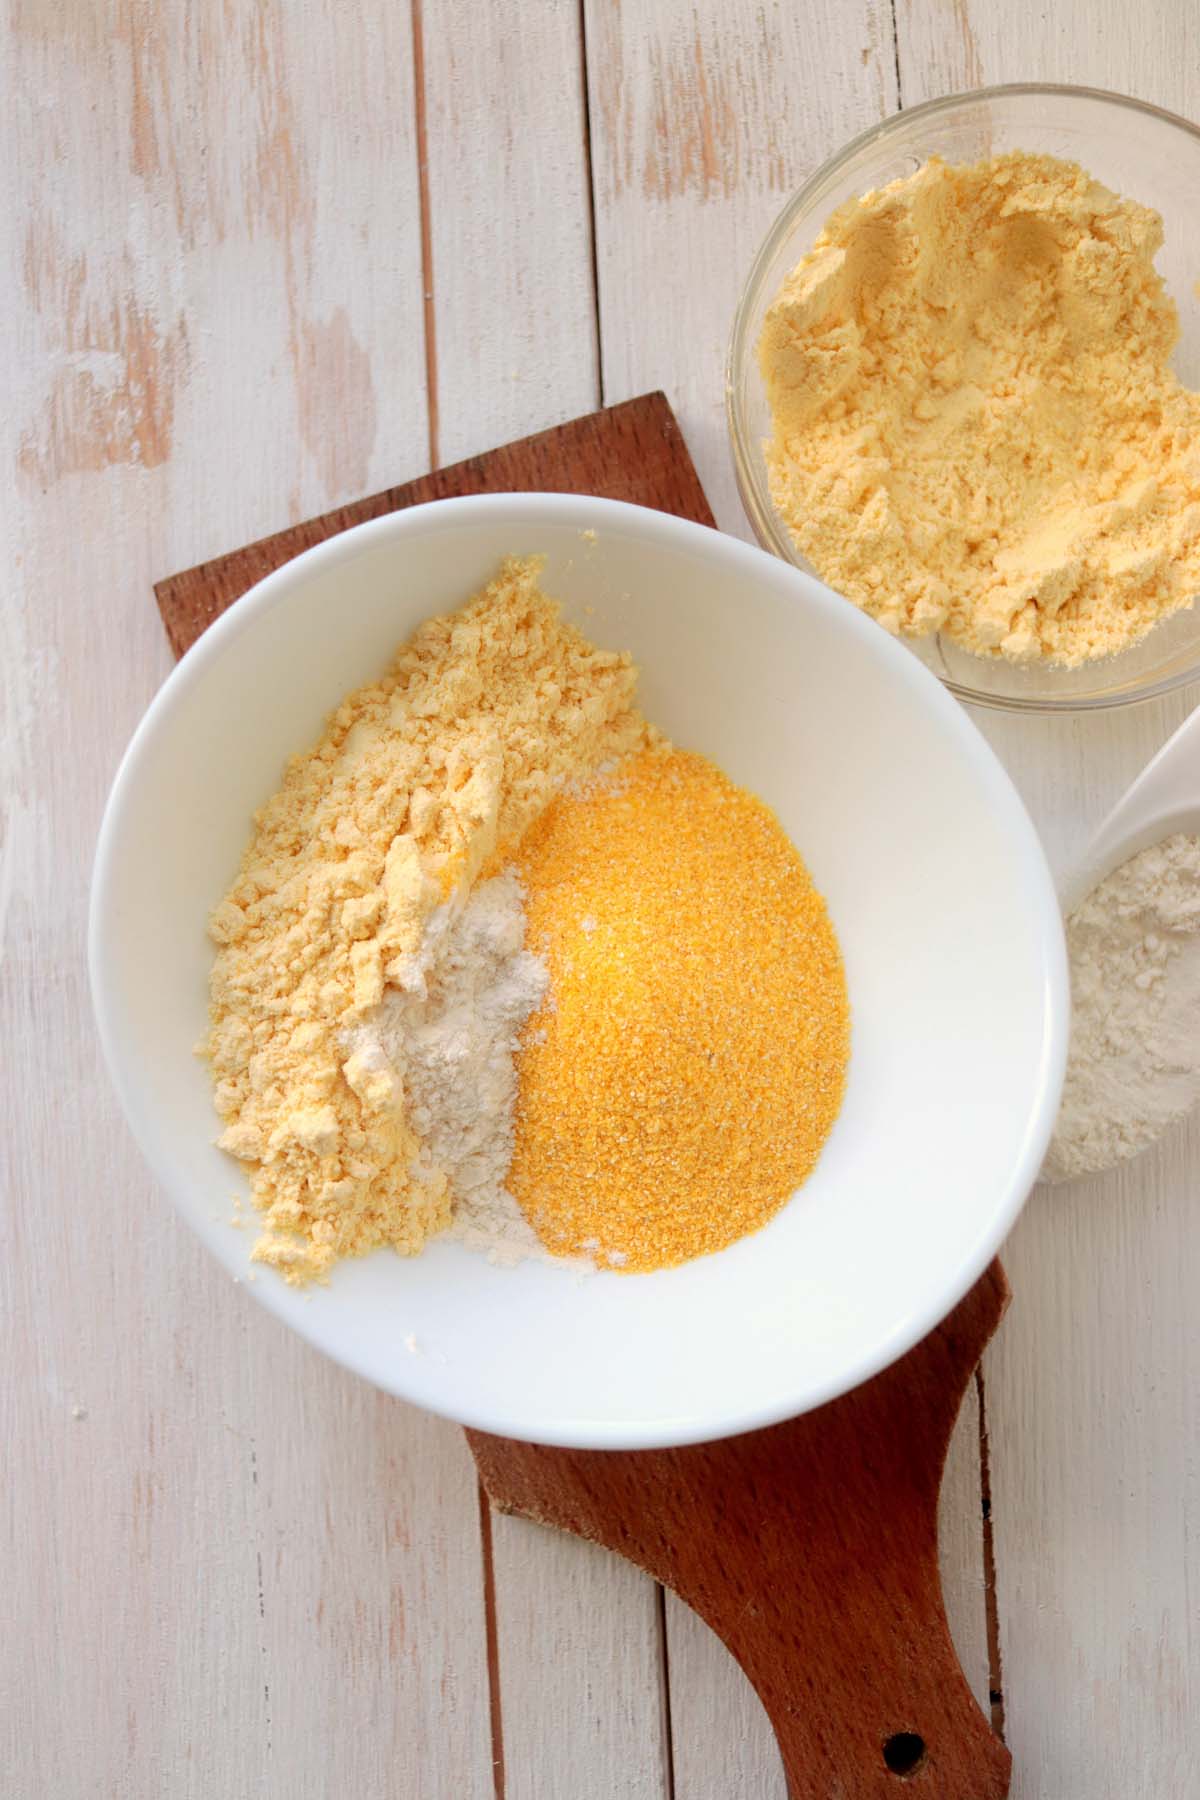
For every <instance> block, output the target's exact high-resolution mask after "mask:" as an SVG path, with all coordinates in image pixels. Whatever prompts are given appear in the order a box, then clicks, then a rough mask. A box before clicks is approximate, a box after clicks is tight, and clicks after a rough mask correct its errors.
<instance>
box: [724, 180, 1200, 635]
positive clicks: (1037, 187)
mask: <svg viewBox="0 0 1200 1800" xmlns="http://www.w3.org/2000/svg"><path fill="white" fill-rule="evenodd" d="M1162 238H1163V232H1162V220H1161V219H1160V218H1159V215H1158V214H1157V213H1156V212H1153V211H1151V210H1150V208H1149V207H1146V206H1142V205H1139V204H1138V203H1137V202H1136V201H1134V200H1128V199H1123V198H1121V197H1120V196H1118V195H1116V194H1113V193H1112V192H1110V190H1109V189H1108V188H1106V187H1103V186H1101V184H1100V183H1099V182H1098V181H1094V180H1093V179H1092V177H1091V176H1090V175H1088V174H1087V173H1086V172H1085V171H1084V170H1083V169H1081V168H1079V167H1078V166H1077V165H1076V164H1074V163H1069V162H1063V161H1060V160H1058V159H1057V158H1055V157H1050V156H1035V155H1028V154H1025V153H1023V152H1020V151H1014V152H1012V153H1009V154H1006V155H1003V156H997V157H993V158H990V159H986V160H984V161H981V162H976V163H967V164H957V165H949V164H947V163H944V162H942V161H941V160H940V159H939V158H938V157H931V158H930V159H929V161H928V162H926V163H925V164H924V165H923V166H922V167H921V168H920V169H918V170H917V171H916V173H915V174H913V175H909V176H905V177H904V178H903V179H902V180H899V181H894V182H892V183H891V184H890V185H889V186H887V187H884V188H879V189H877V190H876V191H874V192H872V193H869V194H864V195H863V196H862V197H861V199H858V200H853V201H851V202H849V203H848V204H847V205H845V206H843V207H841V208H839V210H838V211H837V212H835V213H834V214H833V215H832V217H831V218H830V219H829V220H828V221H827V222H826V225H825V227H824V229H823V230H822V232H821V234H820V236H819V237H818V239H817V241H816V243H815V244H814V246H813V248H812V250H811V251H810V252H809V253H808V255H807V256H805V257H804V258H803V259H802V260H801V261H800V263H799V264H798V265H797V267H796V268H795V269H794V270H793V271H792V273H791V274H790V275H789V276H788V278H787V280H786V281H785V282H784V284H783V286H782V288H781V290H780V292H779V294H778V295H777V297H776V299H775V301H774V302H773V304H772V306H771V307H770V310H769V311H768V313H767V316H766V320H765V322H764V325H763V331H762V337H761V340H760V343H759V362H760V366H761V369H762V374H763V380H764V382H765V385H766V388H767V394H768V399H769V402H770V407H771V415H772V423H773V434H772V438H771V442H770V443H769V445H768V446H767V451H766V456H767V465H768V474H769V478H770V486H771V495H772V498H773V500H774V502H775V505H776V507H777V509H778V511H779V513H780V515H781V517H782V519H783V521H784V523H785V524H786V526H787V528H788V530H789V532H790V534H791V536H792V539H793V541H794V542H795V544H796V546H797V548H798V549H799V550H800V551H801V552H802V553H803V555H804V556H805V557H807V558H808V560H809V561H810V562H811V563H812V565H813V567H814V568H815V569H816V570H817V573H818V574H819V575H821V576H822V578H823V579H824V580H825V581H827V582H828V583H829V584H830V586H831V587H834V588H836V589H837V590H838V592H839V593H842V594H845V595H846V596H847V598H848V599H850V600H853V601H854V602H855V604H856V605H858V606H861V607H862V608H863V609H864V611H866V612H869V613H871V614H872V615H873V616H874V617H875V618H877V619H878V620H879V621H880V622H881V623H882V624H883V625H885V626H886V627H887V628H888V629H889V630H890V631H894V632H903V633H906V634H909V635H912V636H915V637H925V636H928V635H930V634H931V633H934V632H940V633H942V634H943V635H944V636H945V637H946V638H947V639H948V640H949V641H951V642H952V643H954V644H955V645H957V646H958V647H959V648H960V649H963V650H967V651H970V652H973V653H974V654H976V655H980V656H991V657H1005V658H1007V659H1010V660H1012V661H1016V662H1029V661H1037V660H1042V661H1045V662H1049V663H1056V664H1061V665H1064V666H1068V667H1070V666H1075V665H1078V664H1080V663H1083V662H1087V661H1090V660H1092V659H1093V658H1096V657H1102V656H1108V655H1111V654H1113V653H1114V652H1117V651H1120V650H1123V649H1125V648H1127V647H1128V646H1129V645H1130V644H1133V643H1135V642H1136V641H1137V639H1138V638H1140V637H1142V636H1144V635H1145V633H1146V632H1147V631H1149V630H1150V629H1151V627H1152V626H1153V625H1155V624H1156V623H1157V622H1158V620H1160V619H1162V618H1165V617H1166V616H1167V615H1168V614H1170V613H1172V612H1174V611H1176V610H1177V609H1179V608H1180V607H1183V606H1187V605H1189V604H1190V603H1191V602H1192V600H1193V598H1194V596H1195V595H1196V594H1197V592H1200V394H1197V393H1193V392H1192V391H1191V390H1190V389H1188V388H1185V387H1184V386H1182V384H1181V383H1180V382H1179V380H1178V379H1177V377H1176V376H1175V374H1174V373H1173V371H1172V369H1171V365H1170V358H1171V353H1172V351H1173V349H1174V347H1175V343H1176V339H1177V338H1178V335H1179V322H1178V318H1177V315H1176V311H1175V306H1174V304H1173V302H1172V300H1171V297H1170V295H1169V294H1168V293H1167V291H1166V288H1165V286H1164V284H1163V281H1162V278H1161V277H1160V276H1159V275H1158V273H1157V272H1156V270H1155V267H1154V257H1155V253H1156V252H1157V251H1158V249H1159V247H1160V245H1161V244H1162Z"/></svg>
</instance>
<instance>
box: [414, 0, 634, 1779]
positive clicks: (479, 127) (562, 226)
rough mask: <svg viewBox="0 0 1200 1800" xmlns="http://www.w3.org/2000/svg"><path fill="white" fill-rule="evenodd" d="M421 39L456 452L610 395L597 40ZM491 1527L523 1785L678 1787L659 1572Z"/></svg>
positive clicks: (441, 326) (439, 31)
mask: <svg viewBox="0 0 1200 1800" xmlns="http://www.w3.org/2000/svg"><path fill="white" fill-rule="evenodd" d="M423 40H424V44H423V48H424V72H425V117H426V121H427V126H426V129H427V154H428V195H429V219H430V241H431V250H432V254H431V265H432V268H431V273H432V279H431V281H430V282H429V284H428V287H429V291H430V292H431V294H432V310H433V314H434V325H435V335H436V345H437V354H436V358H435V359H434V368H433V371H432V373H433V378H434V384H435V385H434V406H435V411H436V416H437V420H438V430H437V439H438V449H439V453H440V457H441V460H443V461H445V462H452V461H454V460H455V459H456V458H457V457H460V456H467V455H470V454H471V453H473V452H474V451H477V450H482V449H486V448H488V447H489V446H490V445H492V444H497V443H504V442H506V441H507V440H508V439H510V438H516V437H521V436H523V435H524V434H525V433H527V432H531V431H539V430H542V429H543V428H544V427H546V426H548V425H553V424H556V423H557V422H558V421H559V420H561V419H565V418H571V417H573V416H575V415H576V414H579V413H584V412H590V411H591V410H592V409H593V407H595V406H597V405H598V404H599V391H598V343H597V334H596V307H595V292H594V286H593V278H592V240H591V205H590V194H589V179H588V168H587V150H586V131H585V116H584V96H583V52H582V43H581V38H580V19H579V12H578V9H577V7H576V6H574V5H563V4H550V5H545V6H534V7H526V8H523V9H522V10H521V11H520V13H519V15H517V14H512V13H509V12H507V11H505V10H503V9H501V10H492V9H484V10H482V11H481V9H480V8H479V7H477V6H474V5H470V4H464V3H460V4H453V5H447V4H442V5H438V6H426V8H425V9H424V16H423ZM528 548H530V549H534V550H536V548H537V546H536V545H530V546H528ZM491 1537H492V1571H493V1579H494V1585H495V1605H496V1652H497V1669H496V1671H495V1677H496V1679H497V1681H498V1705H499V1716H500V1720H501V1724H502V1734H503V1758H504V1763H503V1767H504V1792H505V1796H506V1800H549V1797H550V1796H557V1795H562V1796H564V1800H565V1797H566V1796H575V1795H578V1796H580V1800H583V1797H584V1796H590V1795H597V1796H599V1795H604V1796H606V1797H611V1800H658V1796H660V1795H662V1796H664V1800H665V1796H666V1788H665V1782H666V1767H667V1759H666V1747H665V1743H664V1740H663V1721H662V1714H661V1705H660V1693H659V1669H660V1634H659V1627H658V1609H657V1602H656V1589H655V1586H654V1584H653V1582H651V1581H650V1580H649V1579H648V1578H647V1577H646V1576H644V1575H642V1574H641V1573H640V1572H639V1571H637V1570H635V1569H633V1568H631V1567H630V1566H629V1565H628V1564H625V1563H622V1562H620V1561H619V1559H617V1558H616V1557H612V1556H609V1555H607V1554H606V1553H605V1552H604V1551H602V1550H598V1549H596V1548H595V1547H594V1546H591V1545H586V1544H583V1543H580V1542H578V1541H576V1540H574V1539H572V1538H568V1537H563V1536H559V1535H558V1534H556V1533H553V1532H549V1531H546V1530H543V1529H540V1528H538V1527H536V1526H533V1525H530V1524H528V1523H526V1522H525V1521H523V1520H520V1519H506V1518H502V1517H499V1516H495V1517H494V1518H493V1520H492V1533H491Z"/></svg>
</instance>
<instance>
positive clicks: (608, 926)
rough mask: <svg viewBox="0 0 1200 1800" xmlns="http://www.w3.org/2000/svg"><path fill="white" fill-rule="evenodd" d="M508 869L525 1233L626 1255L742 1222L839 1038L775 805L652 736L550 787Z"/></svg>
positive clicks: (830, 955)
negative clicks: (541, 986) (530, 1000)
mask: <svg viewBox="0 0 1200 1800" xmlns="http://www.w3.org/2000/svg"><path fill="white" fill-rule="evenodd" d="M516 865H517V868H518V870H519V872H520V874H521V877H522V880H523V881H524V883H525V887H526V896H527V899H526V905H527V919H528V936H527V942H528V944H529V947H530V948H531V949H532V950H535V951H538V952H540V953H541V954H543V955H544V956H545V957H546V959H547V962H548V964H549V968H550V977H551V997H550V999H549V1000H548V1002H547V1004H546V1006H545V1007H544V1008H543V1009H542V1011H541V1012H540V1013H538V1014H537V1015H535V1017H534V1018H533V1019H531V1020H530V1023H529V1025H528V1026H527V1028H526V1034H525V1040H524V1044H523V1048H522V1054H521V1058H520V1062H519V1080H520V1088H519V1098H518V1107H517V1130H516V1149H515V1153H514V1156H513V1163H512V1169H511V1172H510V1176H509V1186H510V1188H511V1190H512V1192H513V1194H514V1195H515V1196H516V1198H517V1200H518V1201H519V1202H520V1204H521V1207H522V1209H523V1210H524V1212H525V1214H526V1216H527V1217H528V1218H529V1220H530V1222H531V1224H532V1225H533V1226H534V1229H535V1230H536V1231H537V1232H538V1235H539V1236H540V1237H541V1238H542V1240H543V1242H544V1243H545V1244H546V1245H547V1246H548V1247H549V1248H550V1249H551V1250H554V1251H559V1252H563V1253H575V1252H582V1253H584V1254H591V1255H593V1256H594V1257H595V1259H596V1261H597V1262H598V1263H600V1264H601V1265H602V1266H603V1265H605V1264H607V1265H609V1266H613V1267H618V1268H623V1269H627V1270H637V1269H643V1270H644V1269H656V1268H664V1267H667V1266H669V1265H670V1264H673V1263H680V1262H684V1261H686V1260H687V1259H688V1258H690V1257H694V1256H700V1255H702V1254H704V1253H706V1252H708V1251H713V1250H720V1249H722V1248H723V1247H724V1246H725V1245H727V1244H729V1243H731V1242H732V1241H733V1240H734V1239H736V1238H739V1237H741V1236H743V1235H744V1234H745V1233H746V1232H748V1231H754V1230H756V1229H757V1228H758V1227H759V1226H760V1225H762V1224H764V1223H765V1222H766V1221H767V1220H768V1219H769V1218H770V1217H771V1216H772V1214H774V1213H775V1212H777V1211H778V1210H779V1208H780V1207H781V1206H782V1205H783V1203H784V1202H785V1201H786V1200H787V1199H788V1197H789V1195H790V1194H791V1193H792V1192H793V1190H794V1189H795V1188H796V1187H797V1186H798V1185H799V1184H800V1183H801V1182H802V1181H803V1180H804V1179H805V1177H806V1176H807V1175H808V1174H809V1173H810V1171H811V1170H812V1168H813V1166H814V1164H815V1163H816V1160H817V1157H818V1155H819V1153H820V1150H821V1146H822V1144H823V1143H824V1141H825V1139H826V1137H827V1136H828V1133H829V1130H830V1128H831V1126H832V1125H833V1122H834V1119H835V1118H836V1117H837V1113H838V1109H839V1107H840V1105H841V1100H842V1092H843V1087H844V1082H845V1073H846V1063H847V1058H848V1056H849V1045H850V1025H849V1009H848V1005H847V999H846V983H845V977H844V974H843V970H842V960H841V955H840V952H839V949H838V944H837V939H836V937H835V936H834V931H833V927H832V925H831V924H830V921H829V916H828V914H827V912H826V910H825V905H824V902H823V901H822V899H821V897H820V895H819V894H818V893H817V892H816V890H815V888H814V887H813V885H812V881H811V880H810V878H809V875H808V872H807V870H806V869H805V867H804V864H803V862H802V861H801V859H800V857H799V855H798V854H797V852H796V850H795V849H794V847H793V846H792V844H791V843H790V841H789V840H788V838H787V837H786V836H785V834H784V832H783V830H782V828H781V827H780V825H779V822H778V821H777V819H776V818H775V816H774V814H773V813H772V812H771V811H770V810H769V809H768V808H767V807H766V806H764V805H763V804H762V802H761V801H759V800H756V799H755V798H754V797H753V796H752V795H750V794H748V793H746V792H744V791H743V790H742V789H740V788H737V787H735V786H734V785H733V783H732V782H731V781H729V780H728V779H727V777H726V776H724V775H723V774H722V773H721V772H720V770H719V769H717V768H716V767H715V766H714V765H713V764H712V763H710V762H708V761H707V760H706V759H705V758H704V757H701V756H695V755H691V754H687V753H684V752H681V751H670V750H666V749H662V748H659V749H652V750H647V751H643V752H642V753H641V754H639V755H637V756H634V757H632V758H630V759H629V760H627V761H626V762H625V763H623V764H622V765H621V767H620V769H619V771H618V772H617V774H616V776H615V777H614V779H613V781H612V782H611V783H608V784H606V785H604V786H602V787H600V788H599V789H598V790H597V791H594V792H592V793H591V794H589V795H585V796H583V797H576V796H567V795H563V796H560V797H559V798H558V799H557V800H556V801H555V802H554V803H553V805H552V806H551V807H550V808H549V809H548V810H547V811H546V812H545V814H544V815H543V816H542V818H541V819H540V821H539V822H538V823H537V824H536V825H535V826H534V827H533V829H532V830H531V831H530V832H529V834H528V835H527V836H526V838H525V840H524V842H523V843H522V845H521V848H520V851H519V853H518V855H517V858H516Z"/></svg>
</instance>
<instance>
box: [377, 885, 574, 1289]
mask: <svg viewBox="0 0 1200 1800" xmlns="http://www.w3.org/2000/svg"><path fill="white" fill-rule="evenodd" d="M524 944H525V911H524V906H523V896H522V893H521V885H520V882H519V881H518V879H517V877H516V874H515V873H514V872H513V871H512V870H506V871H505V872H504V873H503V874H500V875H497V876H495V877H494V878H493V879H492V880H490V881H485V882H482V883H480V885H479V886H478V887H476V888H475V889H474V890H473V891H472V892H471V894H470V895H469V896H468V897H467V899H466V900H465V901H459V902H456V903H455V904H453V905H446V906H441V907H439V908H438V909H437V910H436V912H434V913H433V914H432V916H431V917H430V919H429V920H428V922H427V924H426V927H425V931H424V935H423V937H422V941H421V945H420V948H419V950H418V951H417V952H416V953H415V954H414V955H413V956H410V957H409V958H407V960H406V967H405V969H404V972H403V976H402V985H401V986H395V987H389V988H388V989H387V990H386V992H385V994H384V997H383V1000H382V1001H381V1002H380V1004H379V1005H378V1006H377V1007H376V1008H375V1010H374V1012H373V1014H372V1015H371V1016H370V1018H369V1019H367V1020H366V1021H365V1022H364V1023H363V1024H362V1025H361V1026H359V1027H358V1029H357V1030H356V1031H355V1032H354V1034H353V1048H354V1050H356V1051H358V1052H363V1051H365V1052H366V1053H367V1054H368V1055H370V1056H372V1057H380V1058H383V1059H386V1061H387V1063H388V1064H390V1066H391V1067H392V1068H393V1069H394V1070H395V1072H396V1074H397V1075H398V1076H399V1078H400V1081H401V1082H402V1084H403V1088H404V1098H405V1107H406V1111H407V1115H408V1119H409V1122H410V1123H411V1125H412V1127H413V1130H414V1131H415V1132H416V1134H417V1136H418V1137H419V1138H420V1140H421V1145H422V1151H421V1159H422V1161H421V1166H420V1167H419V1168H418V1169H417V1170H416V1171H415V1172H416V1173H418V1174H419V1173H421V1171H422V1168H424V1169H428V1170H429V1171H430V1172H432V1171H433V1170H434V1169H440V1170H441V1171H442V1172H443V1173H444V1174H445V1175H446V1176H447V1178H448V1180H449V1185H450V1192H451V1196H452V1199H453V1208H454V1212H453V1221H452V1224H451V1227H450V1230H451V1234H452V1235H453V1236H455V1237H458V1238H461V1239H462V1240H463V1241H464V1242H465V1243H467V1244H468V1245H469V1246H470V1247H471V1248H473V1249H480V1250H483V1251H485V1252H486V1253H487V1254H488V1255H489V1256H490V1257H491V1258H492V1260H493V1261H496V1262H516V1261H519V1260H520V1259H521V1258H522V1257H524V1256H539V1255H547V1254H548V1253H547V1252H546V1251H545V1250H544V1249H543V1247H542V1245H541V1244H540V1242H539V1241H538V1238H537V1236H536V1235H535V1233H534V1231H533V1229H532V1227H531V1226H529V1225H528V1224H527V1223H526V1220H525V1217H524V1215H523V1214H522V1212H521V1210H520V1208H519V1207H518V1205H517V1203H516V1201H515V1200H514V1199H513V1197H512V1195H511V1194H510V1193H509V1192H508V1190H507V1189H506V1188H505V1185H504V1182H505V1179H506V1177H507V1174H508V1169H509V1164H510V1163H511V1161H512V1151H513V1117H514V1109H515V1106H516V1098H517V1075H516V1067H515V1061H514V1059H515V1056H516V1052H517V1049H518V1046H519V1039H520V1033H521V1027H522V1026H523V1025H524V1023H525V1021H526V1019H527V1018H528V1017H529V1015H530V1013H531V1012H533V1011H534V1010H535V1009H536V1008H537V1007H538V1006H540V1005H541V1002H542V1000H543V998H544V996H545V993H546V988H547V985H548V982H549V976H548V974H547V971H546V965H545V963H544V962H543V961H542V959H541V957H539V956H535V955H534V954H533V953H532V952H531V951H529V950H526V949H525V948H524Z"/></svg>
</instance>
